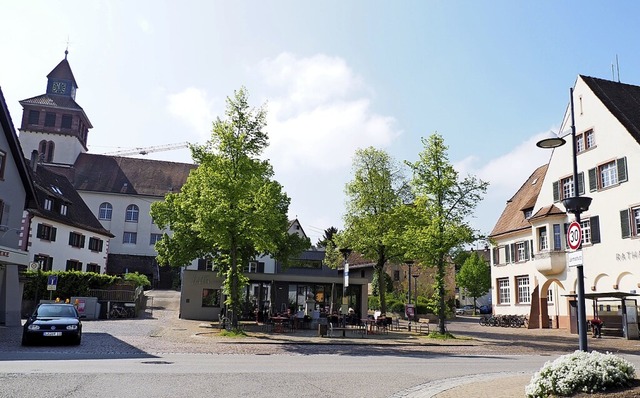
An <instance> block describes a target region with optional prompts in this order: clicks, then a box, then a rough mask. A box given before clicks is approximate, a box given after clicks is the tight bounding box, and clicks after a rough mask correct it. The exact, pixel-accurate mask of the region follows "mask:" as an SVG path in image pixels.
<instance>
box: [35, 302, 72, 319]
mask: <svg viewBox="0 0 640 398" xmlns="http://www.w3.org/2000/svg"><path fill="white" fill-rule="evenodd" d="M38 316H41V317H42V316H45V317H75V316H76V311H75V309H74V308H73V307H72V306H70V305H41V306H40V307H38Z"/></svg>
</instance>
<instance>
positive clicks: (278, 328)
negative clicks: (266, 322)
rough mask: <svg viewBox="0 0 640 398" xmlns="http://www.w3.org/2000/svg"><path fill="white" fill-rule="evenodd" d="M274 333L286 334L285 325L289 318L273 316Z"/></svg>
mask: <svg viewBox="0 0 640 398" xmlns="http://www.w3.org/2000/svg"><path fill="white" fill-rule="evenodd" d="M271 320H272V321H273V331H274V333H284V323H285V322H288V321H289V318H287V317H284V316H272V317H271Z"/></svg>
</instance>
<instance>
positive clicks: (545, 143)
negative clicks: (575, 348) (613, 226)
mask: <svg viewBox="0 0 640 398" xmlns="http://www.w3.org/2000/svg"><path fill="white" fill-rule="evenodd" d="M569 97H570V107H571V141H572V155H573V197H571V198H565V199H563V200H562V204H563V205H564V207H565V209H566V211H567V213H573V214H574V215H575V218H576V222H577V223H578V224H580V214H582V212H585V211H587V210H589V205H590V204H591V198H588V197H586V196H582V197H581V196H580V191H579V187H578V153H577V151H576V149H577V148H576V122H575V116H574V111H573V88H570V89H569ZM565 142H566V141H565V140H564V138H562V137H550V138H545V139H543V140H541V141H539V142H538V143H536V145H537V146H538V147H540V148H547V149H552V148H557V147H560V146H562V145H564V144H565ZM578 250H582V243H581V244H580V247H578ZM576 271H577V274H578V275H577V278H578V284H577V289H578V295H577V304H578V336H579V341H580V351H585V352H586V351H587V314H586V309H585V298H584V269H583V264H579V265H577V266H576Z"/></svg>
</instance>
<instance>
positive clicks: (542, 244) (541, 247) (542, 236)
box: [538, 227, 549, 251]
mask: <svg viewBox="0 0 640 398" xmlns="http://www.w3.org/2000/svg"><path fill="white" fill-rule="evenodd" d="M545 250H549V239H548V238H547V227H540V228H538V251H545Z"/></svg>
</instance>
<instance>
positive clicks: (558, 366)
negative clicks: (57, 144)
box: [525, 351, 636, 398]
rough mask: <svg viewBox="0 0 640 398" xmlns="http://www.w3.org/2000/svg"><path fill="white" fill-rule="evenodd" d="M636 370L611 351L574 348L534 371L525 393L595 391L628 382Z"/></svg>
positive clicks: (541, 397)
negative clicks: (602, 352) (586, 350)
mask: <svg viewBox="0 0 640 398" xmlns="http://www.w3.org/2000/svg"><path fill="white" fill-rule="evenodd" d="M635 374H636V370H635V368H634V366H633V365H632V364H631V363H630V362H628V361H627V360H625V359H623V358H620V357H617V356H615V355H613V354H611V353H606V354H601V353H599V352H597V351H593V352H591V353H588V352H584V351H576V352H574V353H572V354H568V355H563V356H561V357H559V358H557V359H556V360H555V361H553V362H547V363H546V364H545V365H544V366H543V367H542V369H540V371H539V372H537V373H536V374H535V375H533V377H532V378H531V382H530V383H529V385H527V386H526V387H525V394H526V395H527V397H530V398H545V397H550V396H558V395H559V396H567V395H572V394H574V393H577V392H586V393H594V392H598V391H605V390H607V389H611V388H614V387H625V386H628V385H629V383H630V382H631V381H632V380H633V379H634V378H635Z"/></svg>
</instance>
